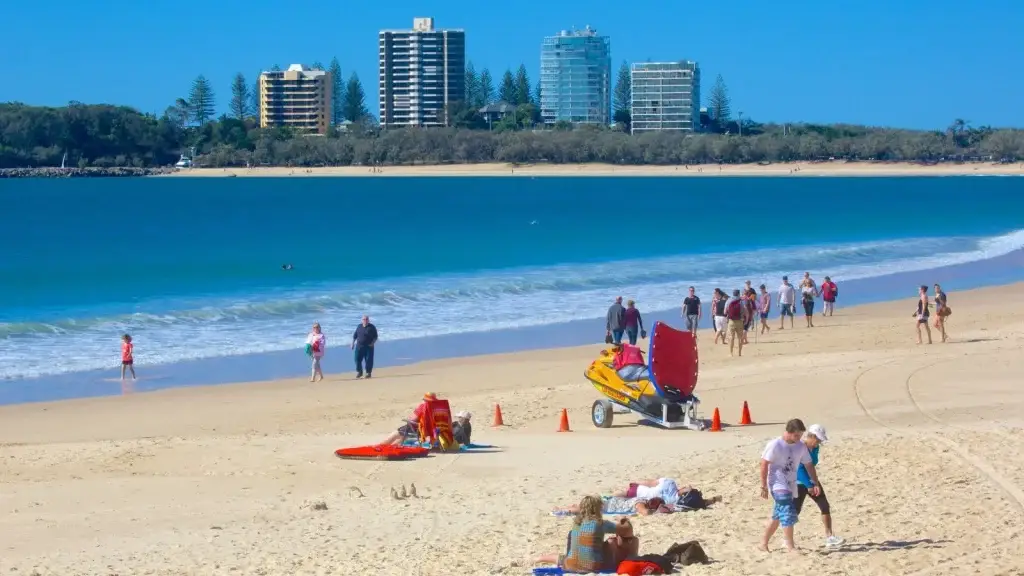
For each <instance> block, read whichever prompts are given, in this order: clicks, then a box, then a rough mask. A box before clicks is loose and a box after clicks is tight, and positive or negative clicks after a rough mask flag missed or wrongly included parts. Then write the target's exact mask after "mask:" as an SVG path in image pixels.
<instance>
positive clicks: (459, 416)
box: [455, 410, 473, 420]
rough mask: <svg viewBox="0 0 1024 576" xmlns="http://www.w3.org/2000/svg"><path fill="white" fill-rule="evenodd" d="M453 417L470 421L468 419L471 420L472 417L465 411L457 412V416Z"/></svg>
mask: <svg viewBox="0 0 1024 576" xmlns="http://www.w3.org/2000/svg"><path fill="white" fill-rule="evenodd" d="M455 417H456V418H465V419H466V420H470V419H472V418H473V415H472V414H470V413H469V412H467V411H466V410H463V411H462V412H459V413H458V414H456V415H455Z"/></svg>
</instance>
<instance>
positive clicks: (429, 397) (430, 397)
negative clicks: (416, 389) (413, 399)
mask: <svg viewBox="0 0 1024 576" xmlns="http://www.w3.org/2000/svg"><path fill="white" fill-rule="evenodd" d="M423 399H424V400H427V401H428V402H429V401H431V400H437V394H434V393H433V392H427V393H426V394H424V395H423Z"/></svg>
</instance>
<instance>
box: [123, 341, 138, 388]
mask: <svg viewBox="0 0 1024 576" xmlns="http://www.w3.org/2000/svg"><path fill="white" fill-rule="evenodd" d="M134 351H135V346H134V345H132V337H131V335H129V334H125V335H124V336H121V380H124V372H125V369H126V368H127V369H128V370H129V371H131V373H132V380H135V357H134V356H133V355H132V354H133V352H134Z"/></svg>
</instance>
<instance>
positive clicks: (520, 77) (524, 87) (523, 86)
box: [515, 64, 533, 105]
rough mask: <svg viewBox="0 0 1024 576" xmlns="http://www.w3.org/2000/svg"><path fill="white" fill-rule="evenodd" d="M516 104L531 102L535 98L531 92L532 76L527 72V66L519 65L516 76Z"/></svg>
mask: <svg viewBox="0 0 1024 576" xmlns="http://www.w3.org/2000/svg"><path fill="white" fill-rule="evenodd" d="M515 83H516V84H515V95H516V105H522V104H529V103H530V102H531V100H532V98H533V94H531V93H530V77H529V75H527V73H526V66H525V65H523V64H520V65H519V69H518V70H516V78H515Z"/></svg>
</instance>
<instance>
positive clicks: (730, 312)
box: [725, 290, 749, 356]
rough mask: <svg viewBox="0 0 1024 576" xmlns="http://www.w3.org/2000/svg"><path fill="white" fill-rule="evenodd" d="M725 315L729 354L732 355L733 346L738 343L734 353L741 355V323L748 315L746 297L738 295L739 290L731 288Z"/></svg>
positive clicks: (742, 323)
mask: <svg viewBox="0 0 1024 576" xmlns="http://www.w3.org/2000/svg"><path fill="white" fill-rule="evenodd" d="M725 317H726V319H727V321H728V323H729V355H730V356H732V355H733V348H734V347H735V346H736V345H737V344H738V345H739V347H738V349H737V350H736V355H737V356H743V339H744V337H745V336H744V334H743V325H744V324H746V323H747V321H748V320H749V317H748V313H747V305H746V299H745V298H744V297H743V296H741V295H740V291H739V290H733V291H732V298H729V301H728V302H726V303H725Z"/></svg>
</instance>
